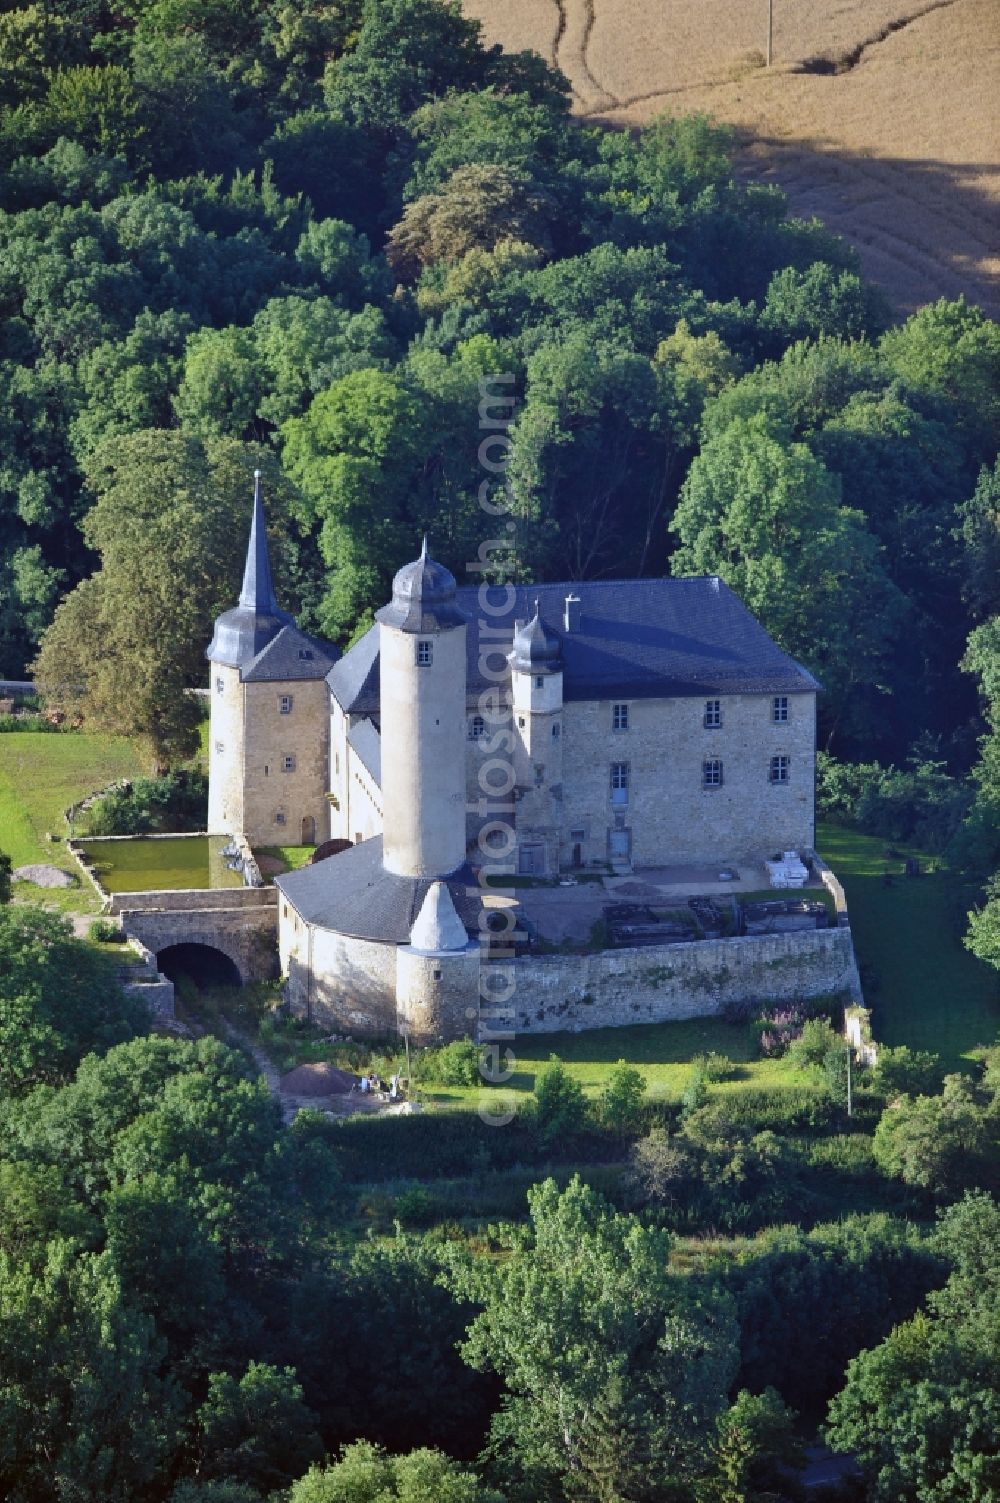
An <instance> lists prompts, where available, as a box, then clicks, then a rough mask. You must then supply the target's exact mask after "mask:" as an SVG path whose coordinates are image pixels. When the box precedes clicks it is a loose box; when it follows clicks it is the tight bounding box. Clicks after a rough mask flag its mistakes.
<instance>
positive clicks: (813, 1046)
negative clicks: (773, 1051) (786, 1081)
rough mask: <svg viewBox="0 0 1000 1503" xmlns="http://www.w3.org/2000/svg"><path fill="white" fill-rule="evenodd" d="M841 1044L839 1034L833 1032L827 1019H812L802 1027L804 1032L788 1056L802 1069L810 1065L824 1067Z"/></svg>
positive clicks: (795, 1041) (792, 1046)
mask: <svg viewBox="0 0 1000 1503" xmlns="http://www.w3.org/2000/svg"><path fill="white" fill-rule="evenodd" d="M840 1042H841V1041H840V1036H839V1034H836V1033H835V1032H834V1031H833V1028H832V1027H831V1026H830V1024H829V1022H828V1021H827V1019H826V1018H810V1019H808V1021H807V1022H805V1023H804V1024H803V1025H802V1032H801V1034H800V1035H799V1037H798V1038H797V1039H795V1040H794V1042H793V1043H792V1044H791V1046H790V1048H789V1051H788V1056H789V1058H790V1059H791V1060H793V1061H794V1063H795V1064H796V1065H798V1066H799V1068H800V1069H803V1068H808V1067H809V1066H810V1065H818V1066H822V1064H823V1061H824V1060H825V1059H826V1056H827V1055H828V1054H829V1053H830V1051H831V1050H833V1049H836V1048H837V1047H838V1046H839V1045H840Z"/></svg>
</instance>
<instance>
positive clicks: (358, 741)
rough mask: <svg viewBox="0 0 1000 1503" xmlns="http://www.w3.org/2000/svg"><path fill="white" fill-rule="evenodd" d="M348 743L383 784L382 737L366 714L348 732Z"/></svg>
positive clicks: (364, 765) (367, 769) (368, 770)
mask: <svg viewBox="0 0 1000 1503" xmlns="http://www.w3.org/2000/svg"><path fill="white" fill-rule="evenodd" d="M347 744H348V746H350V747H352V748H353V750H354V751H355V752H357V755H358V758H359V760H360V762H361V765H362V767H363V768H364V769H365V770H366V772H369V773H370V774H371V776H372V777H373V778H374V779H375V781H376V783H377V784H378V785H379V787H381V786H382V738H381V736H380V735H379V733H378V731H377V730H376V729H375V727H374V725H373V724H372V722H371V721H370V720H369V719H368V717H367V716H366V717H365V718H364V720H357V721H355V723H354V725H352V726H351V728H350V730H349V731H348V733H347Z"/></svg>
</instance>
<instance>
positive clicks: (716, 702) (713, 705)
mask: <svg viewBox="0 0 1000 1503" xmlns="http://www.w3.org/2000/svg"><path fill="white" fill-rule="evenodd" d="M721 724H722V700H721V699H706V701H705V729H706V730H707V731H717V730H718V729H719V726H720V725H721Z"/></svg>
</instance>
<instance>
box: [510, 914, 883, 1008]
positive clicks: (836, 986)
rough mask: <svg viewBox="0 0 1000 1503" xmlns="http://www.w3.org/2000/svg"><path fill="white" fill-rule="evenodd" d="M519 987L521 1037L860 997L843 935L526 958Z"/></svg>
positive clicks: (520, 964) (805, 934)
mask: <svg viewBox="0 0 1000 1503" xmlns="http://www.w3.org/2000/svg"><path fill="white" fill-rule="evenodd" d="M515 982H516V989H515V992H514V995H513V997H512V998H511V1000H510V1002H509V1004H508V1006H510V1007H512V1008H513V1010H514V1017H513V1020H512V1026H513V1031H514V1033H515V1034H518V1033H549V1032H567V1033H579V1032H581V1031H582V1030H583V1029H586V1028H619V1027H622V1026H623V1025H626V1024H629V1023H665V1022H669V1021H672V1020H674V1019H680V1018H699V1017H711V1016H713V1015H715V1014H717V1013H719V1012H721V1011H722V1010H723V1008H724V1007H725V1006H726V1004H727V1003H730V1002H737V1001H743V1000H744V999H750V1000H752V1001H773V1002H790V1001H794V1000H796V999H799V998H802V997H817V996H823V995H825V994H828V993H840V992H846V993H848V994H849V995H850V996H851V997H852V998H854V999H859V998H860V995H861V987H860V983H859V980H858V971H857V965H856V963H855V959H854V949H853V945H852V942H851V931H850V929H846V928H841V929H817V930H806V931H799V932H798V933H794V934H767V935H754V936H747V937H745V938H740V939H719V940H700V941H698V942H696V943H692V944H681V945H650V946H646V947H643V948H641V949H634V950H603V951H600V952H599V953H597V954H594V955H537V956H524V957H523V958H521V959H519V960H518V961H517V962H516V966H515Z"/></svg>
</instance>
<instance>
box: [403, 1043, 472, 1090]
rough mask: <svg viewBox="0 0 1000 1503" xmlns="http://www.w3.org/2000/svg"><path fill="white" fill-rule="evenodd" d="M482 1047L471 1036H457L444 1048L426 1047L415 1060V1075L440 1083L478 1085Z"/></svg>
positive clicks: (418, 1077) (419, 1078) (422, 1079)
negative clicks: (457, 1037) (462, 1037)
mask: <svg viewBox="0 0 1000 1503" xmlns="http://www.w3.org/2000/svg"><path fill="white" fill-rule="evenodd" d="M481 1057H482V1049H481V1048H480V1046H479V1044H475V1043H473V1041H472V1040H471V1039H468V1038H465V1039H455V1040H454V1041H453V1042H452V1043H450V1044H445V1045H444V1046H443V1047H442V1048H440V1049H426V1050H424V1051H423V1053H421V1054H420V1055H419V1056H418V1058H417V1060H416V1061H415V1067H414V1075H415V1077H416V1079H417V1080H419V1081H428V1082H430V1081H433V1082H436V1083H437V1084H438V1085H453V1086H470V1085H478V1084H479V1082H480V1080H481V1076H480V1074H479V1062H480V1059H481Z"/></svg>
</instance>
